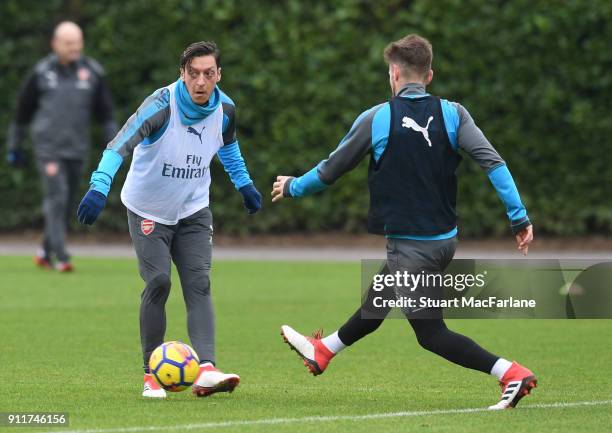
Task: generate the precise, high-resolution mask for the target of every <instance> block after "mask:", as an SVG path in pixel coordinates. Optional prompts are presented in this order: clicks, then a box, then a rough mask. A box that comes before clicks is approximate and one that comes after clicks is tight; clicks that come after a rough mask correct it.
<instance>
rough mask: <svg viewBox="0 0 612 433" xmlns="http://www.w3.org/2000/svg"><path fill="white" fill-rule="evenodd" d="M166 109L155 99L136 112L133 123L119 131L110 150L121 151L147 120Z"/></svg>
mask: <svg viewBox="0 0 612 433" xmlns="http://www.w3.org/2000/svg"><path fill="white" fill-rule="evenodd" d="M167 107H168V104H165V105H162V104H159V103H158V100H157V98H155V99H153V100H152V101H151V102H150V103H149V105H147V106H146V107H144V108H141V109H139V110H138V111H137V112H136V116H135V119H134V121H133V122H129V123H128V124H126V128H125V130H124V131H120V132H119V134H118V135H117V137H115V143H114V144H113V146H112V147H111V149H112V150H115V151H119V149H121V148H122V147H123V145H124V144H125V143H127V142H128V141H130V139H131V138H132V137H133V136H134V135H135V134H136V132H137V131H138V130H139V129H140V128H141V127H142V125H143V124H144V123H145V122H146V121H147V120H149V119H150V118H151V117H153V116H155V115H156V114H157V113H159V112H160V111H162V110H165V109H166V108H167Z"/></svg>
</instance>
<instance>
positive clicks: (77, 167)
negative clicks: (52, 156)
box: [37, 159, 83, 262]
mask: <svg viewBox="0 0 612 433" xmlns="http://www.w3.org/2000/svg"><path fill="white" fill-rule="evenodd" d="M49 163H54V164H56V165H57V170H56V171H52V170H50V169H49ZM37 167H38V171H39V173H40V177H41V180H42V187H43V216H44V220H45V233H44V237H43V245H42V247H43V250H44V252H45V255H46V256H47V258H49V259H56V260H59V261H61V262H68V261H69V260H70V256H69V254H68V253H67V251H66V233H67V230H68V227H69V223H70V221H71V220H72V219H74V218H75V215H76V206H77V200H78V193H79V185H80V182H81V175H82V174H83V161H82V160H69V159H58V160H48V159H38V160H37Z"/></svg>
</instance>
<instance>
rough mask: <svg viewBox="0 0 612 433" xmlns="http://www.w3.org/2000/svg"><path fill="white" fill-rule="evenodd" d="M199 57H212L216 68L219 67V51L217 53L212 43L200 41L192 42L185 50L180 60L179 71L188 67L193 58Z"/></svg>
mask: <svg viewBox="0 0 612 433" xmlns="http://www.w3.org/2000/svg"><path fill="white" fill-rule="evenodd" d="M201 56H213V57H214V58H215V62H216V63H217V67H220V66H221V51H219V47H217V44H216V43H214V42H213V41H200V42H194V43H193V44H191V45H189V46H188V47H187V48H185V51H183V53H182V54H181V59H180V65H181V69H185V67H186V66H188V65H190V64H191V61H192V60H193V58H194V57H201Z"/></svg>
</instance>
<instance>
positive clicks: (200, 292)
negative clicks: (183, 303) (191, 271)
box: [188, 275, 210, 296]
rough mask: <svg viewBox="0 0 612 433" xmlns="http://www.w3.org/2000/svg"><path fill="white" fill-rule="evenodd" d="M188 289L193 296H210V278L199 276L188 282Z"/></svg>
mask: <svg viewBox="0 0 612 433" xmlns="http://www.w3.org/2000/svg"><path fill="white" fill-rule="evenodd" d="M188 289H189V292H190V294H191V295H194V296H210V277H209V276H208V275H201V276H199V277H198V278H194V279H193V280H192V281H190V282H189V285H188Z"/></svg>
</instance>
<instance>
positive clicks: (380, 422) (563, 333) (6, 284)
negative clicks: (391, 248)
mask: <svg viewBox="0 0 612 433" xmlns="http://www.w3.org/2000/svg"><path fill="white" fill-rule="evenodd" d="M75 265H76V267H77V272H76V273H74V274H72V275H59V274H57V273H52V272H45V271H40V270H36V269H34V268H33V265H32V264H31V261H30V259H29V258H25V257H0V272H1V273H2V282H1V283H0V286H1V289H0V330H1V336H2V340H1V342H2V349H1V351H0V366H1V370H0V371H2V373H3V374H2V376H3V377H2V382H1V385H0V412H7V411H28V412H29V411H46V412H50V411H60V412H68V413H69V414H70V415H69V416H70V426H69V427H68V428H67V430H68V431H83V430H86V429H96V431H99V432H108V433H110V432H140V431H187V430H189V431H211V430H215V431H222V432H238V431H240V432H242V431H249V432H251V431H253V432H268V431H271V430H274V432H275V433H281V432H290V431H291V432H293V431H295V432H298V431H299V432H315V431H316V432H321V431H332V432H336V431H376V432H411V431H420V432H422V431H425V432H433V431H435V432H446V431H448V432H486V433H491V432H497V431H512V432H527V431H529V432H540V431H547V432H549V431H551V432H552V431H558V432H573V431H584V432H603V431H610V428H611V427H610V426H611V425H612V321H605V320H600V321H569V320H567V321H561V320H559V321H552V320H531V321H530V320H523V321H519V320H515V321H501V320H499V321H494V320H490V321H482V320H481V321H476V320H463V321H450V322H449V326H450V327H451V328H452V329H455V330H458V331H461V332H465V333H466V334H468V335H470V336H472V337H473V338H474V339H475V340H476V341H478V342H480V343H481V344H483V345H484V346H485V347H487V348H488V349H489V350H491V351H493V352H495V353H499V354H500V355H503V356H505V357H507V358H510V359H517V360H520V361H521V362H522V363H524V364H526V365H527V366H529V367H530V368H531V369H533V370H534V371H535V372H536V374H537V375H538V377H539V387H538V388H537V389H536V390H535V391H534V393H533V395H532V396H530V397H528V398H526V399H524V400H523V401H522V403H521V404H520V405H519V407H518V408H517V409H515V410H512V411H504V412H502V413H499V412H495V413H491V412H486V411H482V410H480V409H482V408H485V407H486V406H488V405H489V404H492V403H494V402H496V401H497V399H498V397H499V387H498V386H497V383H496V381H495V380H494V379H493V378H492V377H490V376H485V375H483V374H481V373H476V372H472V371H468V370H466V369H463V368H461V367H456V366H454V365H451V364H449V363H448V362H446V361H444V360H443V359H439V358H437V357H435V356H434V355H431V354H429V353H427V352H426V351H424V350H423V349H421V348H420V347H419V346H418V344H417V343H416V340H415V338H414V336H413V334H412V332H411V329H410V327H409V325H408V324H407V323H406V322H404V321H403V320H388V321H387V322H386V323H385V324H383V326H382V327H381V328H380V329H379V330H378V332H376V333H375V334H373V335H371V336H369V337H368V338H367V339H365V340H363V341H361V342H359V343H358V344H356V345H355V346H354V347H352V348H349V349H347V350H345V351H344V352H343V353H342V354H341V355H339V356H338V357H337V358H336V359H335V360H334V361H333V363H332V364H331V366H330V368H329V369H328V370H327V371H326V373H325V374H324V375H322V376H319V377H316V378H313V377H312V376H310V375H309V374H307V371H306V368H305V367H304V366H303V365H302V364H301V361H300V360H299V359H298V357H297V356H296V355H295V354H294V353H293V352H291V351H290V350H289V349H288V347H287V346H286V345H285V344H283V343H282V339H281V337H280V335H279V327H280V325H282V324H284V323H288V324H291V325H292V326H293V327H295V328H296V329H298V330H299V331H302V332H310V331H312V330H314V329H315V328H317V327H320V326H322V327H323V328H324V329H325V330H326V331H332V330H334V329H336V328H337V327H338V326H339V325H341V324H342V322H343V321H344V319H345V318H346V317H348V315H349V314H351V313H352V312H353V311H354V309H355V308H356V306H357V305H358V300H359V284H360V283H359V265H358V264H351V263H333V264H330V263H326V264H324V263H290V262H289V263H288V262H282V263H280V262H231V261H225V262H215V263H214V269H213V276H212V282H213V294H214V300H215V307H216V312H217V341H218V345H217V353H218V354H217V358H218V364H219V367H220V368H222V369H224V370H227V371H232V372H236V373H238V374H240V375H241V377H242V382H241V385H240V387H239V388H238V389H237V390H236V392H234V393H233V394H229V395H228V394H217V395H215V396H213V397H211V398H207V399H196V398H195V397H193V396H192V395H191V394H190V392H189V391H186V392H183V393H177V394H172V395H170V396H169V398H168V399H166V400H164V401H145V400H143V399H142V398H141V397H140V393H141V387H142V370H141V357H140V345H139V334H138V305H139V295H140V290H141V287H142V283H141V281H140V279H139V277H138V274H137V272H136V263H135V261H133V260H129V259H80V260H77V261H76V262H75ZM173 283H174V287H173V289H172V294H171V296H170V299H169V301H168V321H169V323H168V332H167V335H166V339H167V340H170V339H182V340H184V341H186V342H188V341H189V340H188V338H187V334H186V329H185V314H184V304H183V300H182V296H181V291H180V287H179V281H178V277H177V276H176V273H175V274H173ZM606 401H607V402H606ZM585 402H587V403H585ZM588 402H590V403H588ZM593 402H595V403H593ZM565 403H570V405H567V406H566V405H564V404H565ZM572 403H579V404H578V405H575V406H572V405H571V404H572ZM591 403H593V404H591ZM471 408H474V409H478V410H476V411H467V410H463V409H471ZM370 415H371V416H370ZM2 429H4V430H2ZM0 430H2V431H59V430H60V429H53V428H38V429H29V428H26V429H24V428H19V429H17V428H8V427H0ZM61 430H62V431H63V430H64V429H61Z"/></svg>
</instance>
